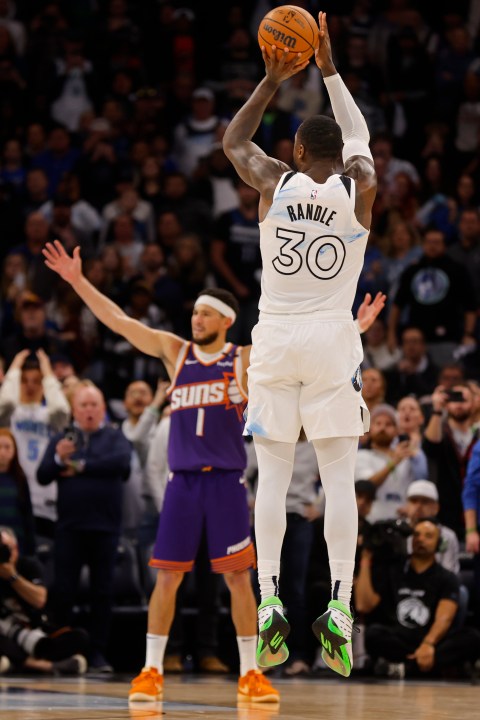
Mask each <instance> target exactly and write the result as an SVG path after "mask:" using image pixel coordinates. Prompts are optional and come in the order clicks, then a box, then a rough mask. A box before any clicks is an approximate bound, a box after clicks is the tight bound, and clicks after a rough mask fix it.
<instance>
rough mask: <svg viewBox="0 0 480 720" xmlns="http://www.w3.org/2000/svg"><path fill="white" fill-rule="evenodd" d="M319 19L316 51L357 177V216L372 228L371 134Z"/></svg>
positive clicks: (350, 171)
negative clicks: (337, 67) (337, 63)
mask: <svg viewBox="0 0 480 720" xmlns="http://www.w3.org/2000/svg"><path fill="white" fill-rule="evenodd" d="M318 20H319V25H320V31H319V42H318V48H317V49H316V50H315V62H316V63H317V65H318V67H319V68H320V70H321V71H322V75H323V81H324V83H325V87H326V89H327V92H328V96H329V98H330V103H331V105H332V110H333V114H334V116H335V120H336V121H337V123H338V124H339V125H340V129H341V131H342V139H343V150H342V157H343V163H344V166H345V174H346V175H348V176H349V177H351V178H353V179H354V180H355V183H356V187H357V202H356V205H355V213H356V216H357V219H358V221H359V222H360V223H361V224H362V225H363V226H364V227H366V228H369V227H370V224H371V219H372V215H371V210H372V205H373V201H374V200H375V194H376V191H377V180H376V174H375V168H374V165H373V158H372V153H371V152H370V148H369V145H368V143H369V141H370V133H369V132H368V127H367V123H366V122H365V118H364V117H363V115H362V113H361V112H360V110H359V108H358V106H357V105H356V103H355V100H354V99H353V97H352V96H351V94H350V92H349V90H348V88H347V86H346V85H345V83H344V82H343V80H342V78H341V77H340V75H339V74H338V73H337V70H336V68H335V65H334V63H333V59H332V48H331V45H330V36H329V34H328V27H327V17H326V13H324V12H321V13H319V15H318Z"/></svg>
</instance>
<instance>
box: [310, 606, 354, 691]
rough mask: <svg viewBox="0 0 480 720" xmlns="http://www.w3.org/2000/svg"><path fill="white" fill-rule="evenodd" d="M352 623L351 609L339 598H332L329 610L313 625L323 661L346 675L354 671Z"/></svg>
mask: <svg viewBox="0 0 480 720" xmlns="http://www.w3.org/2000/svg"><path fill="white" fill-rule="evenodd" d="M352 625H353V619H352V615H351V613H350V610H349V609H348V608H347V607H346V606H345V605H344V604H343V603H341V602H339V601H338V600H330V602H329V603H328V610H327V612H326V613H323V615H320V617H319V618H317V619H316V620H315V622H314V623H313V625H312V630H313V633H314V635H315V637H316V638H317V640H318V641H319V642H320V644H321V645H322V660H323V662H324V663H325V664H326V665H328V667H329V668H331V669H332V670H334V671H335V672H337V673H339V674H340V675H343V676H344V677H348V676H349V675H350V673H351V672H352V665H353V660H352Z"/></svg>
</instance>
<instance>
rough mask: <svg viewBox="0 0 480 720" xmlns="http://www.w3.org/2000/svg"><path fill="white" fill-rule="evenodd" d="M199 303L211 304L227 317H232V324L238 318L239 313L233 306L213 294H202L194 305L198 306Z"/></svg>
mask: <svg viewBox="0 0 480 720" xmlns="http://www.w3.org/2000/svg"><path fill="white" fill-rule="evenodd" d="M197 305H209V306H210V307H211V308H213V309H214V310H217V311H218V312H219V313H220V314H221V315H225V317H228V318H230V319H231V321H232V324H233V323H234V322H235V320H236V317H237V313H236V312H235V310H234V309H233V308H231V307H230V305H227V303H224V302H223V300H219V299H218V298H216V297H212V295H200V297H198V298H197V299H196V300H195V305H194V307H197Z"/></svg>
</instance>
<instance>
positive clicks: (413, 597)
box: [355, 519, 480, 678]
mask: <svg viewBox="0 0 480 720" xmlns="http://www.w3.org/2000/svg"><path fill="white" fill-rule="evenodd" d="M440 542H441V535H440V528H439V527H438V525H437V524H436V522H435V521H434V520H431V519H425V520H421V521H420V522H418V523H417V524H416V526H415V529H414V533H413V543H412V555H411V558H410V560H409V561H408V562H407V563H406V564H401V565H398V564H392V565H391V566H390V567H389V568H388V570H386V569H385V566H382V568H381V572H378V571H377V569H376V567H375V563H373V567H372V560H373V556H372V552H371V551H369V550H366V549H364V550H363V552H362V558H361V561H360V572H359V574H358V576H357V582H356V585H355V607H356V609H357V611H358V612H360V613H371V612H372V611H373V610H376V609H377V608H378V610H379V611H380V612H381V617H382V622H381V623H374V624H371V625H369V626H368V627H367V630H366V637H365V642H366V648H367V652H368V654H369V655H370V657H371V658H372V659H373V661H378V660H379V659H383V660H384V661H385V662H386V665H385V671H386V674H387V675H388V676H390V677H397V678H398V677H404V676H405V674H416V673H418V672H421V673H424V672H429V671H439V670H442V669H445V668H447V667H452V666H460V667H461V666H462V664H463V663H465V662H467V661H468V662H472V663H473V662H475V660H476V659H477V658H478V657H480V634H479V633H477V632H476V631H475V630H473V629H472V628H468V629H467V628H461V629H457V630H452V624H453V621H454V619H455V615H456V612H457V609H458V596H459V583H458V579H457V578H456V576H455V575H454V574H453V573H451V572H449V571H448V570H445V569H444V568H442V567H441V566H440V565H439V564H438V563H437V562H436V560H435V554H436V552H437V550H438V546H439V544H440ZM379 665H380V663H378V665H377V670H378V669H379Z"/></svg>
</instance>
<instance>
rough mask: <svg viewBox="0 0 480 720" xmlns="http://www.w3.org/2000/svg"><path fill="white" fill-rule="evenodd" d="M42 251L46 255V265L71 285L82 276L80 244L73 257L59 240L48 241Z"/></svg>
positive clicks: (74, 250)
mask: <svg viewBox="0 0 480 720" xmlns="http://www.w3.org/2000/svg"><path fill="white" fill-rule="evenodd" d="M42 253H43V255H44V257H45V265H46V266H47V267H48V268H50V270H53V271H54V272H56V273H58V275H60V277H61V278H63V279H64V280H65V281H66V282H68V283H70V285H74V284H75V283H76V282H78V281H79V280H80V278H81V277H82V261H81V259H80V247H79V246H78V245H77V247H75V248H74V249H73V257H70V255H69V254H68V253H67V251H66V250H65V248H64V247H63V245H62V243H61V242H60V241H59V240H54V241H53V243H50V242H49V243H46V245H45V247H44V248H43V250H42Z"/></svg>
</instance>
